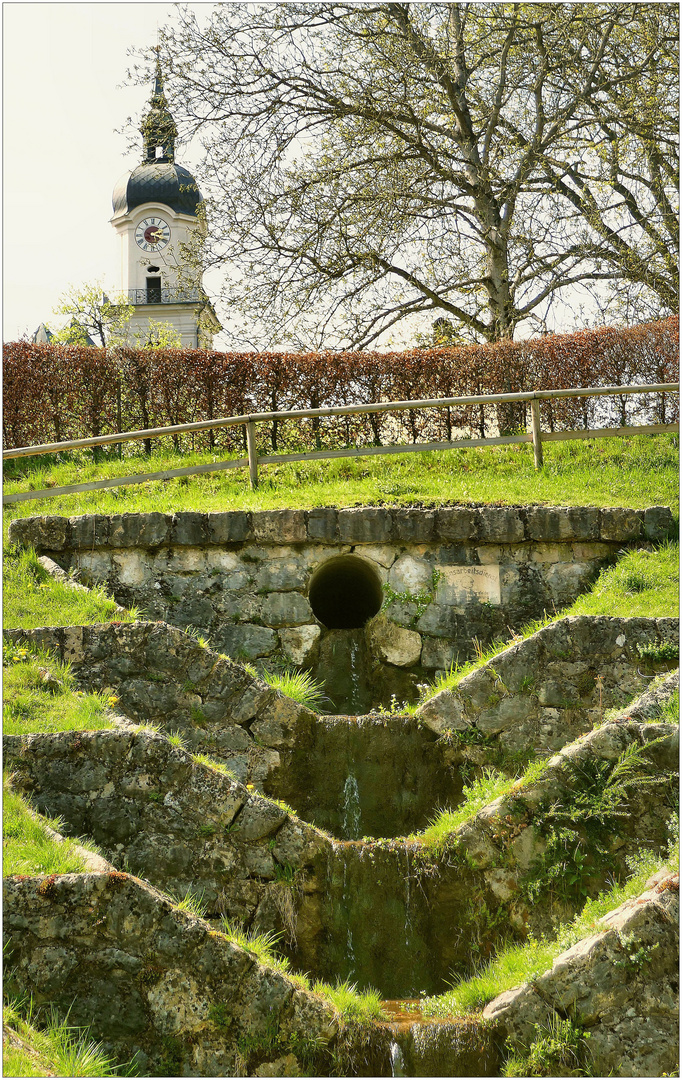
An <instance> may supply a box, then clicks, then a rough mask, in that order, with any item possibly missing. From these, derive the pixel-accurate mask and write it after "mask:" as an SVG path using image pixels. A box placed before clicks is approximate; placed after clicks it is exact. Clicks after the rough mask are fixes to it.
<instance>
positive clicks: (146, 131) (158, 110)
mask: <svg viewBox="0 0 682 1080" xmlns="http://www.w3.org/2000/svg"><path fill="white" fill-rule="evenodd" d="M140 131H141V132H142V138H143V140H144V163H145V164H148V163H151V162H154V161H157V162H160V161H173V159H174V157H175V138H176V136H177V134H178V129H177V128H176V126H175V121H174V120H173V117H172V116H171V114H170V111H169V109H168V102H167V101H166V95H165V94H164V92H163V75H162V74H161V61H160V59H159V54H158V46H157V49H156V73H155V78H154V91H153V93H152V96H151V100H150V102H149V112H148V113H147V115H146V116H145V118H144V120H143V121H142V125H141V127H140Z"/></svg>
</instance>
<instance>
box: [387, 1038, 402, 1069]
mask: <svg viewBox="0 0 682 1080" xmlns="http://www.w3.org/2000/svg"><path fill="white" fill-rule="evenodd" d="M389 1050H390V1054H391V1076H405V1071H404V1070H405V1059H404V1058H403V1052H402V1050H401V1049H400V1047H399V1046H398V1043H397V1042H396V1041H395V1040H394V1039H393V1040H391V1045H390V1047H389Z"/></svg>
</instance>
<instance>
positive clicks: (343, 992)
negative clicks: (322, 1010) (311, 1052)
mask: <svg viewBox="0 0 682 1080" xmlns="http://www.w3.org/2000/svg"><path fill="white" fill-rule="evenodd" d="M313 993H314V994H321V995H322V996H323V997H325V998H326V999H327V1000H328V1001H331V1002H332V1004H333V1005H335V1006H336V1008H337V1009H338V1010H339V1012H340V1013H341V1015H342V1017H343V1019H344V1021H345V1022H346V1023H347V1024H349V1023H351V1024H352V1023H355V1024H367V1023H370V1022H371V1021H373V1020H385V1019H386V1015H385V1013H384V1011H383V1009H382V1008H381V998H380V996H379V994H378V993H377V991H376V990H373V989H372V988H371V987H370V988H369V989H367V990H362V991H360V992H358V989H357V987H356V986H355V983H349V982H338V983H336V984H335V985H334V986H332V985H331V984H330V983H324V982H316V983H314V984H313Z"/></svg>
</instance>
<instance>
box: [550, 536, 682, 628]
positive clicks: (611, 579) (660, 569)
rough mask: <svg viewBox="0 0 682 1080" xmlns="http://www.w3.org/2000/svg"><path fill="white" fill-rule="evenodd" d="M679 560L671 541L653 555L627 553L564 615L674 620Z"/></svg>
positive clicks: (646, 552)
mask: <svg viewBox="0 0 682 1080" xmlns="http://www.w3.org/2000/svg"><path fill="white" fill-rule="evenodd" d="M679 559H680V549H679V545H678V544H676V543H673V542H672V541H669V542H668V543H665V544H661V545H660V546H659V547H657V548H656V549H655V550H654V551H628V552H626V553H625V554H624V555H623V556H621V558H620V559H619V560H618V562H617V563H616V565H615V566H612V567H610V568H609V569H607V570H602V572H601V574H600V575H599V577H598V579H597V581H596V582H595V584H594V586H593V587H592V589H591V590H590V592H588V593H584V594H583V595H582V596H579V597H578V599H577V600H576V601H575V602H574V603H573V604H572V605H571V606H570V608H567V609H566V611H565V612H563V614H564V615H614V616H617V617H619V618H631V617H635V616H646V617H648V618H660V617H662V616H666V615H668V616H673V617H674V616H676V615H677V614H678V612H679V602H680V562H679Z"/></svg>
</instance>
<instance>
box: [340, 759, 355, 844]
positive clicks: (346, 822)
mask: <svg viewBox="0 0 682 1080" xmlns="http://www.w3.org/2000/svg"><path fill="white" fill-rule="evenodd" d="M341 827H342V829H343V838H344V840H358V839H359V838H360V791H359V788H358V782H357V780H356V779H355V777H354V776H353V774H352V773H349V774H348V776H347V777H346V782H345V784H344V785H343V821H342V824H341Z"/></svg>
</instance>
